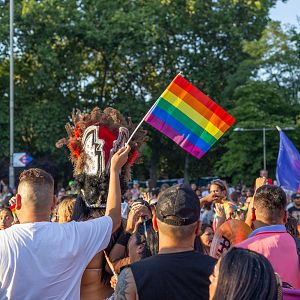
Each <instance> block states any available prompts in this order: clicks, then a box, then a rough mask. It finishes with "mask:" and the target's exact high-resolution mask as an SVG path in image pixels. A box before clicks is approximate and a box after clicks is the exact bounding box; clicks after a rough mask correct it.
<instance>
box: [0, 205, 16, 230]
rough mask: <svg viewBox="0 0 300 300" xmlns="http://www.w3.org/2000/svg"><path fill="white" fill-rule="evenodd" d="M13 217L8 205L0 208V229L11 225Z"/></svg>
mask: <svg viewBox="0 0 300 300" xmlns="http://www.w3.org/2000/svg"><path fill="white" fill-rule="evenodd" d="M13 222H14V217H13V214H12V212H11V210H10V209H9V208H8V207H4V208H0V230H4V229H6V228H9V227H10V226H12V224H13Z"/></svg>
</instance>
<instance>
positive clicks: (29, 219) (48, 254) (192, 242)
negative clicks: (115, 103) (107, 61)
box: [0, 109, 300, 300]
mask: <svg viewBox="0 0 300 300" xmlns="http://www.w3.org/2000/svg"><path fill="white" fill-rule="evenodd" d="M72 119H73V122H74V126H73V127H68V126H66V129H67V132H68V138H65V139H62V141H60V144H66V145H67V146H68V148H69V149H70V152H71V159H72V162H73V164H74V177H75V183H74V184H73V183H72V184H71V185H70V186H69V188H68V189H59V191H58V193H57V195H55V193H54V180H53V178H52V176H51V175H50V174H49V173H47V172H45V171H44V170H41V169H37V168H32V169H28V170H25V171H23V172H22V173H21V175H20V178H19V184H18V187H17V191H16V193H14V195H13V193H11V195H9V196H8V195H5V194H7V193H8V192H9V190H8V189H7V187H6V188H3V187H2V188H1V195H5V201H3V200H1V203H0V205H1V208H0V300H6V299H17V300H18V299H22V300H31V299H89V300H93V299H95V300H96V299H111V300H112V299H117V300H121V299H122V300H124V299H128V300H137V299H140V300H147V299H157V300H160V299H161V300H168V299H172V300H177V299H178V300H179V299H205V300H206V299H213V300H240V299H241V300H253V299H258V300H279V299H284V300H291V299H299V297H300V261H299V253H300V245H299V244H300V243H299V231H298V226H299V210H300V194H299V193H294V194H293V195H292V197H291V199H292V201H289V197H287V194H286V193H285V191H284V190H282V188H280V187H279V186H277V185H276V184H273V183H271V182H270V181H269V180H268V178H267V176H266V174H263V173H262V174H261V176H260V177H259V178H257V179H256V182H255V186H254V187H253V188H250V187H248V188H247V187H243V186H239V187H235V188H233V187H228V185H227V184H226V182H225V181H223V180H221V179H215V180H213V181H211V182H210V183H209V184H208V185H207V186H205V187H204V186H203V187H199V186H197V185H196V184H195V183H192V184H191V185H187V184H183V183H179V184H176V185H172V186H167V185H166V184H164V185H162V186H161V187H160V189H154V190H152V189H151V190H143V189H141V188H140V187H139V183H138V182H137V181H134V182H133V186H132V187H131V188H129V187H128V181H129V178H130V167H131V166H132V164H133V163H134V161H135V159H136V158H137V156H138V155H137V152H138V149H139V147H140V146H141V145H142V142H143V132H139V133H137V136H136V138H135V139H134V140H133V141H132V142H131V143H126V141H127V140H128V137H129V134H130V132H131V131H133V128H131V124H130V123H126V122H125V120H124V119H123V118H122V117H121V115H120V114H119V113H118V112H117V111H115V110H112V109H109V110H106V111H104V112H101V111H99V110H98V109H95V110H93V111H92V112H91V114H80V113H79V114H77V115H75V116H73V117H72ZM95 124H96V125H95ZM124 126H125V127H124ZM126 128H129V129H130V130H131V131H130V130H127V129H126ZM125 129H126V130H125ZM100 130H101V132H100ZM99 137H101V140H102V141H101V140H100V142H101V143H100V142H99V141H98V140H97V139H98V138H99ZM104 141H105V142H104ZM97 142H99V144H95V143H97ZM105 143H107V144H105ZM103 145H106V146H107V147H104V146H103ZM101 146H102V148H101ZM94 147H96V149H97V151H94V150H95V148H94ZM100 150H101V151H100ZM1 199H3V197H2V198H1ZM289 202H290V203H289Z"/></svg>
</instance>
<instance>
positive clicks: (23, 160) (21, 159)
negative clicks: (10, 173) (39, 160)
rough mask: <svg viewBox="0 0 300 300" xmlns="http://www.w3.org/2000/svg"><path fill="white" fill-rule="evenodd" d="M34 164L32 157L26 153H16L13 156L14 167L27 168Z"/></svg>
mask: <svg viewBox="0 0 300 300" xmlns="http://www.w3.org/2000/svg"><path fill="white" fill-rule="evenodd" d="M31 162H32V157H31V156H30V155H28V154H26V153H25V152H21V153H14V155H13V164H14V167H15V168H16V167H26V166H27V165H28V164H29V163H31Z"/></svg>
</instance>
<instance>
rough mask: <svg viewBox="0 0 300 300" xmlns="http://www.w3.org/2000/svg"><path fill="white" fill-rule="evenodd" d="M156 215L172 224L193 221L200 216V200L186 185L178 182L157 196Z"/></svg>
mask: <svg viewBox="0 0 300 300" xmlns="http://www.w3.org/2000/svg"><path fill="white" fill-rule="evenodd" d="M156 217H157V219H158V220H160V221H161V222H164V223H166V224H169V225H174V226H184V225H189V224H192V223H195V222H196V221H198V220H199V217H200V202H199V199H198V197H197V195H196V194H195V192H194V191H193V190H192V189H191V188H190V187H189V186H187V185H184V184H179V185H175V186H172V187H170V188H168V189H166V190H165V191H164V192H163V193H162V194H161V195H160V196H159V198H158V201H157V204H156Z"/></svg>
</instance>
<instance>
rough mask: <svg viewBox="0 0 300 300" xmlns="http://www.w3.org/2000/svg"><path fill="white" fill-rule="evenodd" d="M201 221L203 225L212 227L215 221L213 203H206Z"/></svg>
mask: <svg viewBox="0 0 300 300" xmlns="http://www.w3.org/2000/svg"><path fill="white" fill-rule="evenodd" d="M200 221H201V223H202V224H206V225H211V224H212V223H213V221H214V211H213V209H212V204H211V203H205V204H204V206H203V207H202V209H201V216H200Z"/></svg>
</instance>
